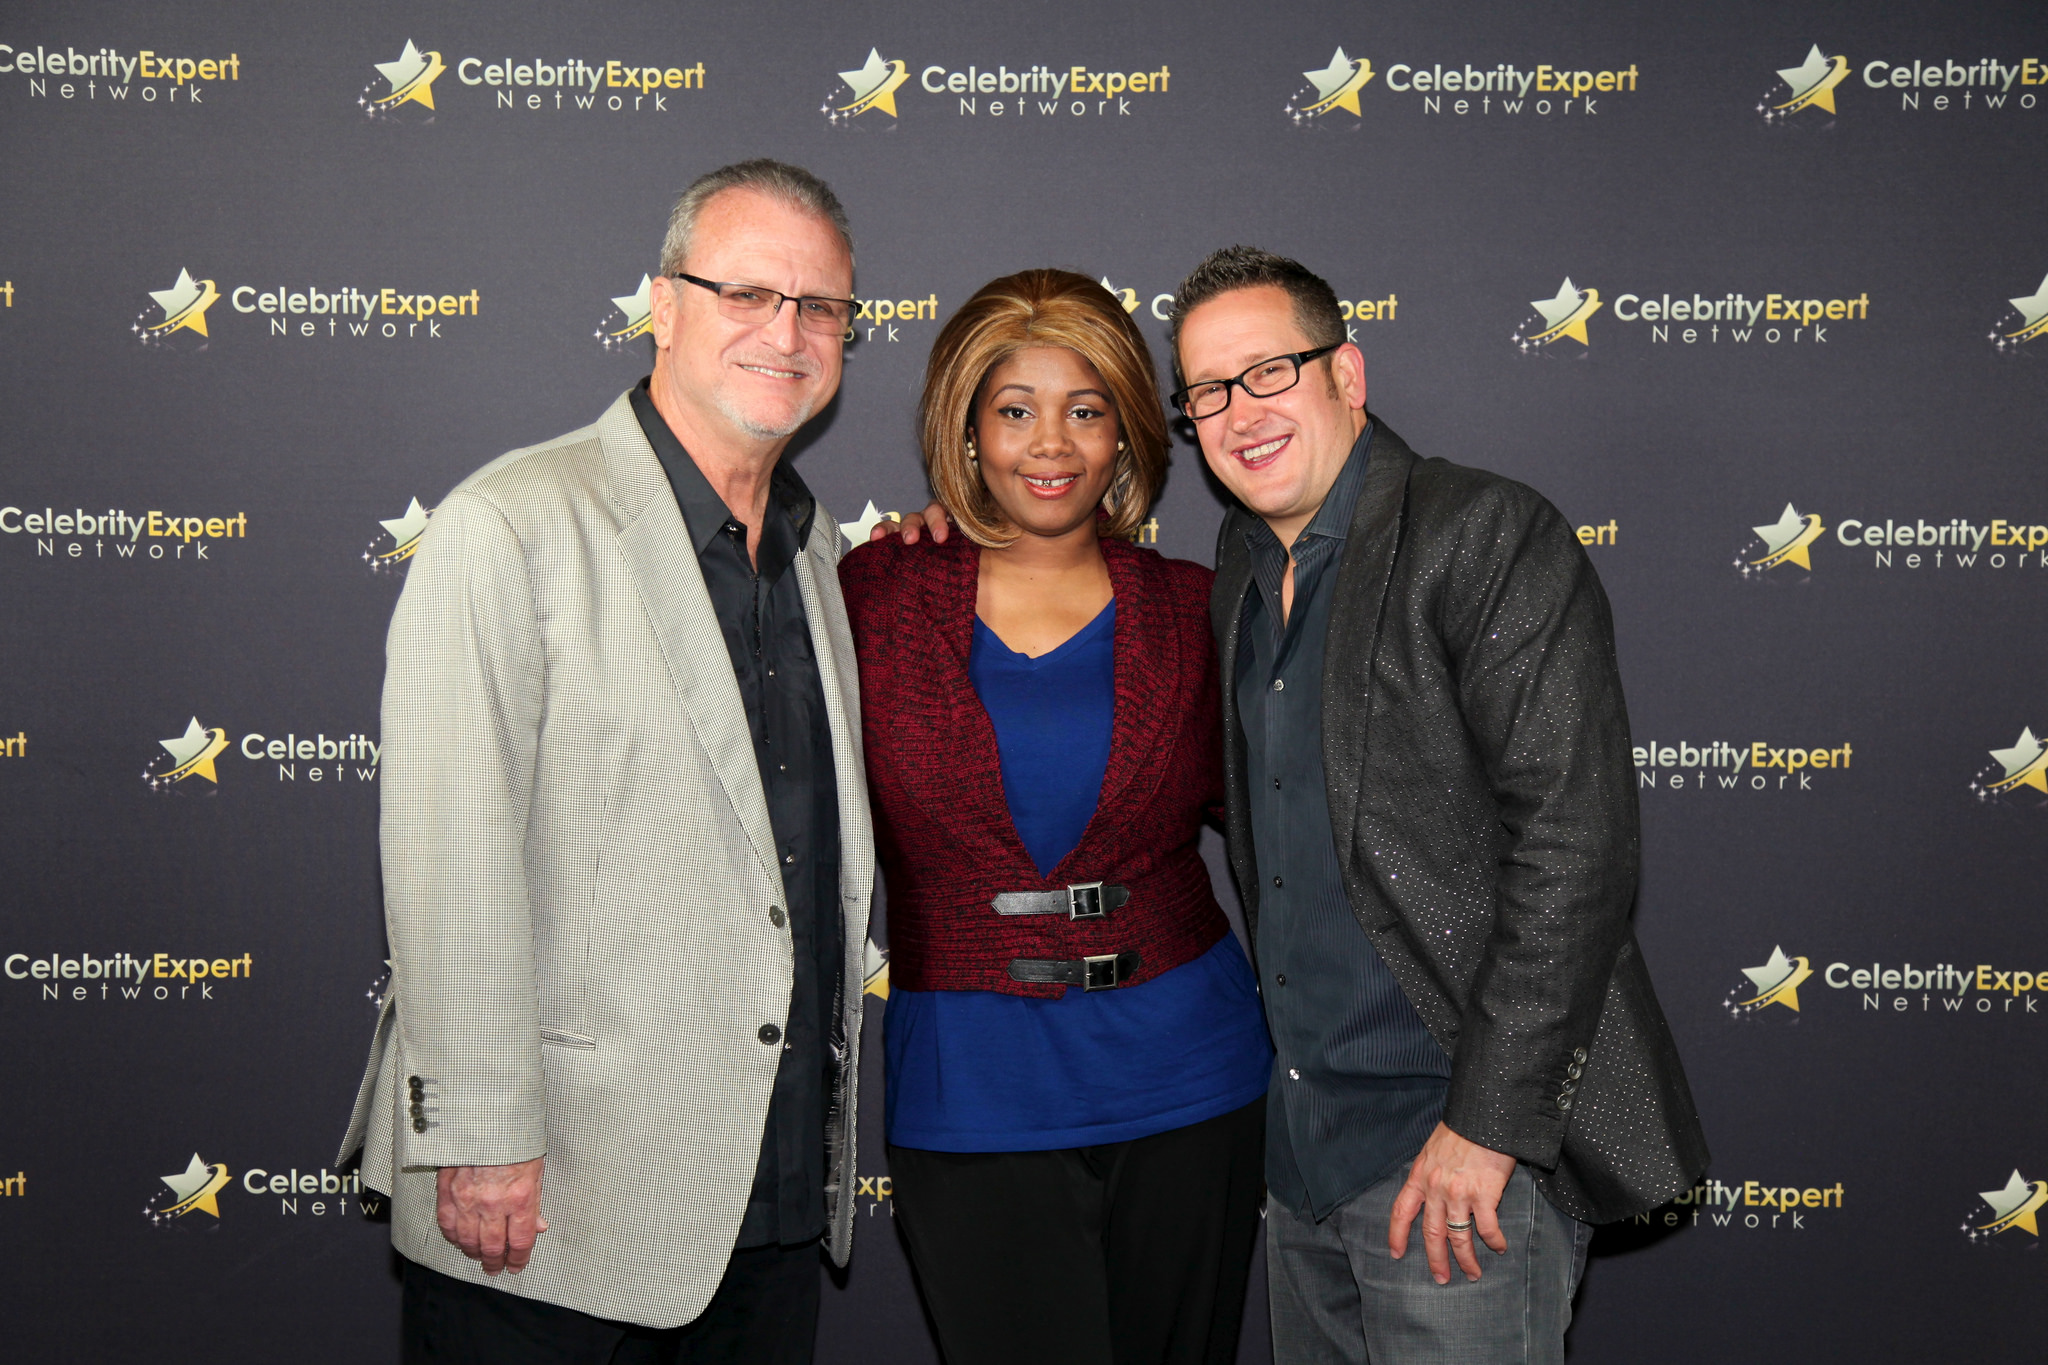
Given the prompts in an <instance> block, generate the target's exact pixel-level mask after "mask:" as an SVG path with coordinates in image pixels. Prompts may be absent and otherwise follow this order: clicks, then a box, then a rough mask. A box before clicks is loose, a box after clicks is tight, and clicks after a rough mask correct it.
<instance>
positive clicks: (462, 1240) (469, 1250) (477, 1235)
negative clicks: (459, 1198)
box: [455, 1209, 484, 1261]
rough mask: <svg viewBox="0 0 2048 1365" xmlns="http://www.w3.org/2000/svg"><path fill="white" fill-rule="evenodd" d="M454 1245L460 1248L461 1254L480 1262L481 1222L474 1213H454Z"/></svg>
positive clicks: (482, 1241) (470, 1211)
mask: <svg viewBox="0 0 2048 1365" xmlns="http://www.w3.org/2000/svg"><path fill="white" fill-rule="evenodd" d="M455 1245H457V1246H459V1247H461V1248H462V1254H463V1255H465V1256H467V1257H469V1259H470V1260H472V1261H477V1260H482V1259H483V1254H484V1234H483V1220H482V1219H480V1218H478V1217H477V1216H476V1214H475V1212H474V1211H472V1210H468V1209H457V1210H456V1212H455Z"/></svg>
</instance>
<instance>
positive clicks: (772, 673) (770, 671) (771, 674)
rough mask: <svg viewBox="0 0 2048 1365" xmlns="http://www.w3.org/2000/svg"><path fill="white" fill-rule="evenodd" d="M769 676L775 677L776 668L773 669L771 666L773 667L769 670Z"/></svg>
mask: <svg viewBox="0 0 2048 1365" xmlns="http://www.w3.org/2000/svg"><path fill="white" fill-rule="evenodd" d="M768 676H769V677H771V678H772V677H774V676H775V670H774V669H772V668H771V669H769V670H768Z"/></svg>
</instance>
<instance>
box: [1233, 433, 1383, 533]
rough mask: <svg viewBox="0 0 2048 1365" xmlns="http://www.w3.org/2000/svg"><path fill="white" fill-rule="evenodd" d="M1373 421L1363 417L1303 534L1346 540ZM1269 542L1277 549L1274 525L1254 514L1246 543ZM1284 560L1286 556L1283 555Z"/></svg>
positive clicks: (1356, 502)
mask: <svg viewBox="0 0 2048 1365" xmlns="http://www.w3.org/2000/svg"><path fill="white" fill-rule="evenodd" d="M1372 432H1373V421H1372V419H1371V418H1370V417H1368V418H1366V422H1365V429H1364V430H1363V431H1361V432H1359V433H1358V439H1357V440H1356V441H1354V442H1352V443H1351V453H1350V454H1349V455H1346V456H1345V457H1344V467H1343V468H1342V469H1340V470H1338V471H1337V481H1336V482H1335V483H1333V484H1331V485H1330V491H1329V494H1328V495H1327V496H1325V497H1324V498H1323V505H1322V506H1321V507H1318V508H1317V509H1316V514H1315V515H1314V516H1313V517H1311V518H1309V523H1308V525H1307V526H1304V527H1303V528H1302V530H1301V534H1302V535H1305V536H1322V537H1323V538H1324V539H1326V540H1347V539H1349V538H1350V534H1351V517H1352V514H1353V513H1355V512H1356V511H1357V510H1358V494H1359V491H1360V490H1361V489H1363V488H1364V487H1365V466H1366V461H1367V459H1368V451H1369V448H1370V447H1371V445H1372ZM1268 542H1270V543H1271V548H1272V549H1274V550H1279V549H1280V538H1279V537H1278V536H1276V535H1274V534H1273V528H1272V527H1270V526H1268V525H1266V523H1265V521H1264V520H1263V519H1262V518H1259V517H1257V516H1254V517H1252V518H1251V525H1250V526H1248V527H1246V528H1245V543H1246V544H1247V545H1250V546H1252V547H1253V548H1254V549H1257V548H1261V547H1264V546H1266V545H1267V543H1268ZM1282 557H1283V559H1284V558H1285V555H1284V553H1283V555H1282Z"/></svg>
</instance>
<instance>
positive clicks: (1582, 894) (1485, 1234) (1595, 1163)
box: [1173, 247, 1707, 1365]
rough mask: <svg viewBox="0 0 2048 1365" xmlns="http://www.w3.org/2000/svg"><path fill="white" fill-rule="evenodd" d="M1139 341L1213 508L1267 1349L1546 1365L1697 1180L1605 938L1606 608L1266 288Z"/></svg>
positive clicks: (1246, 288)
mask: <svg viewBox="0 0 2048 1365" xmlns="http://www.w3.org/2000/svg"><path fill="white" fill-rule="evenodd" d="M1173 338H1174V347H1175V358H1176V361H1177V363H1178V369H1179V373H1180V375H1181V377H1182V380H1183V383H1184V385H1185V387H1183V388H1181V389H1180V390H1178V391H1177V392H1176V393H1175V394H1174V399H1173V402H1174V405H1175V406H1176V407H1177V408H1178V409H1179V411H1180V413H1181V414H1182V415H1183V416H1184V417H1186V418H1188V419H1189V420H1190V421H1191V422H1192V423H1193V424H1194V427H1195V429H1196V431H1197V433H1198V434H1199V436H1200V440H1201V445H1202V453H1203V455H1204V457H1205V458H1206V459H1207V461H1208V464H1209V467H1210V468H1211V469H1212V470H1213V471H1214V472H1215V474H1216V476H1217V477H1218V478H1219V479H1220V480H1222V482H1223V484H1224V485H1225V486H1226V487H1227V488H1228V489H1229V490H1230V491H1231V493H1233V494H1234V495H1235V496H1236V498H1237V500H1238V502H1239V503H1240V504H1241V506H1239V507H1236V508H1233V509H1232V510H1231V511H1230V513H1229V514H1228V515H1227V516H1226V517H1225V520H1224V524H1223V529H1222V532H1221V535H1220V538H1219V541H1218V546H1217V578H1216V585H1215V595H1214V597H1213V599H1212V605H1211V614H1212V618H1213V624H1214V627H1215V631H1216V639H1217V645H1218V654H1219V657H1220V660H1221V664H1222V673H1223V678H1222V682H1223V702H1224V745H1225V755H1224V766H1225V778H1226V791H1227V799H1228V812H1229V818H1228V831H1227V832H1228V839H1229V846H1230V857H1231V863H1232V866H1233V869H1234V871H1235V872H1236V875H1237V881H1238V886H1239V888H1240V890H1241V891H1242V892H1243V895H1244V901H1245V914H1246V920H1247V927H1248V928H1249V930H1250V933H1251V936H1252V941H1253V948H1254V958H1255V964H1256V968H1257V971H1258V973H1259V978H1260V987H1261V990H1262V993H1263V995H1264V998H1265V1003H1266V1014H1267V1019H1268V1022H1269V1024H1270V1026H1271V1028H1272V1034H1273V1041H1274V1045H1275V1048H1276V1052H1277V1055H1276V1059H1275V1065H1274V1072H1273V1082H1272V1090H1271V1093H1270V1096H1269V1100H1268V1106H1267V1114H1268V1128H1267V1183H1268V1187H1269V1191H1270V1193H1269V1199H1268V1206H1267V1223H1266V1226H1267V1253H1268V1259H1267V1265H1268V1275H1269V1277H1270V1288H1271V1300H1272V1314H1273V1334H1274V1354H1275V1357H1276V1359H1277V1360H1278V1361H1280V1362H1282V1365H1287V1362H1292V1361H1306V1360H1315V1361H1325V1360H1329V1361H1347V1362H1349V1361H1357V1362H1364V1361H1367V1360H1370V1361H1372V1362H1373V1363H1374V1365H1385V1363H1386V1362H1395V1365H1400V1362H1406V1361H1409V1360H1423V1359H1427V1360H1444V1359H1461V1360H1472V1361H1486V1362H1490V1363H1492V1362H1503V1361H1517V1362H1522V1361H1527V1362H1539V1361H1540V1362H1556V1361H1561V1360H1562V1359H1563V1351H1564V1332H1565V1328H1566V1326H1567V1325H1568V1324H1569V1322H1570V1319H1571V1300H1572V1295H1573V1294H1574V1292H1575V1291H1576V1289H1577V1287H1578V1281H1579V1275H1580V1272H1581V1270H1582V1269H1583V1267H1584V1263H1585V1252H1586V1245H1587V1242H1588V1240H1589V1239H1590V1236H1591V1231H1592V1229H1591V1225H1592V1224H1594V1223H1600V1222H1608V1221H1613V1220H1617V1219H1621V1218H1625V1217H1628V1216H1630V1215H1633V1214H1636V1213H1639V1212H1642V1211H1644V1210H1646V1209H1650V1208H1654V1207H1655V1206H1657V1205H1658V1204H1660V1203H1662V1202H1664V1201H1665V1200H1668V1199H1670V1198H1671V1197H1673V1196H1674V1195H1676V1194H1678V1193H1679V1192H1681V1191H1682V1190H1684V1189H1686V1188H1687V1187H1689V1186H1690V1185H1691V1184H1692V1182H1693V1181H1694V1179H1695V1178H1696V1177H1697V1176H1698V1175H1699V1174H1700V1173H1701V1171H1702V1170H1704V1168H1705V1166H1706V1162H1707V1149H1706V1143H1705V1139H1704V1137H1703V1135H1702V1133H1701V1130H1700V1125H1699V1120H1698V1116H1697V1114H1696V1113H1695V1111H1694V1109H1693V1104H1692V1098H1691V1095H1690V1093H1689V1091H1688V1089H1687V1087H1686V1082H1685V1076H1684V1073H1683V1071H1682V1069H1681V1067H1680V1065H1679V1060H1678V1054H1677V1051H1676V1049H1675V1047H1674V1045H1673V1043H1672V1039H1671V1035H1670V1031H1669V1029H1668V1028H1667V1027H1666V1025H1665V1022H1664V1018H1663V1015H1662V1013H1661V1011H1660V1010H1659V1009H1658V1006H1657V1000H1656V995H1655V993H1654V991H1653V990H1652V988H1651V985H1650V979H1649V974H1648V972H1647V970H1646V969H1645V967H1644V965H1643V961H1642V957H1641V955H1640V952H1639V950H1638V948H1637V945H1636V941H1635V935H1634V933H1633V931H1632V929H1631V927H1630V923H1629V917H1630V911H1631V907H1632V904H1633V901H1634V898H1635V889H1636V869H1637V854H1638V837H1637V820H1636V803H1635V779H1634V773H1633V770H1632V765H1631V760H1630V753H1629V737H1628V716H1627V712H1626V710H1625V708H1624V705H1623V702H1622V695H1621V680H1620V676H1619V673H1618V670H1617V668H1616V664H1615V654H1614V632H1613V625H1612V622H1611V619H1610V616H1609V612H1608V607H1607V600H1606V596H1605V594H1604V593H1603V592H1602V591H1601V589H1600V584H1599V581H1598V579H1597V578H1596V577H1595V575H1594V572H1593V568H1592V566H1591V565H1590V564H1589V563H1588V562H1587V560H1586V556H1585V553H1584V551H1583V550H1582V549H1581V548H1580V545H1579V543H1578V540H1577V538H1576V536H1575V535H1574V534H1573V532H1572V530H1571V528H1570V527H1569V526H1568V525H1566V523H1565V521H1564V519H1563V518H1562V517H1561V516H1560V515H1559V514H1558V512H1557V511H1556V509H1554V508H1553V507H1551V505H1550V504H1549V503H1548V502H1546V501H1545V500H1544V499H1543V498H1542V497H1540V496H1539V495H1538V494H1536V493H1535V492H1533V491H1532V490H1530V489H1528V488H1526V487H1523V486H1522V485H1520V484H1517V483H1513V482H1511V481H1509V480H1507V479H1504V478H1501V477H1499V476H1497V475H1493V474H1488V473H1485V472H1483V471H1480V470H1475V469H1468V468H1464V467H1461V466H1458V465H1454V464H1450V463H1448V462H1446V461H1443V460H1436V459H1428V460H1425V459H1422V458H1420V457H1418V456H1417V455H1415V453H1414V452H1412V451H1411V450H1409V448H1408V447H1407V446H1406V445H1405V444H1404V443H1403V442H1402V441H1401V439H1400V438H1399V437H1398V436H1396V435H1395V434H1394V433H1393V432H1392V431H1390V430H1388V429H1387V428H1386V427H1385V426H1384V425H1383V424H1381V423H1379V422H1377V421H1376V420H1375V419H1374V418H1373V416H1372V415H1371V414H1370V413H1369V412H1368V411H1367V408H1366V385H1365V371H1364V361H1363V358H1362V357H1361V356H1360V354H1359V352H1358V349H1357V347H1355V346H1352V345H1349V344H1347V343H1346V342H1345V330H1344V324H1343V320H1342V318H1341V316H1340V314H1339V311H1338V306H1337V300H1336V297H1335V295H1334V294H1333V293H1332V292H1331V289H1330V287H1329V285H1328V284H1326V283H1324V281H1323V280H1322V279H1320V278H1318V277H1317V276H1315V275H1314V274H1312V273H1311V272H1309V271H1308V270H1306V269H1305V268H1303V267H1302V266H1301V265H1299V264H1297V263H1296V262H1293V261H1290V260H1286V259H1284V258H1281V257H1277V256H1273V255H1270V254H1269V253H1266V252H1262V251H1256V250H1252V249H1249V248H1243V247H1232V248H1229V249H1227V250H1224V251H1219V252H1216V253H1215V254H1214V255H1212V256H1210V257H1209V258H1208V259H1207V260H1206V261H1204V262H1203V263H1202V264H1201V265H1200V266H1198V267H1197V268H1196V269H1195V271H1194V273H1193V274H1191V275H1190V276H1189V277H1188V278H1187V280H1186V281H1185V282H1184V283H1183V284H1182V285H1181V288H1180V290H1179V292H1178V295H1177V297H1176V303H1175V309H1174V314H1173ZM1418 1214H1420V1215H1421V1218H1422V1240H1423V1248H1424V1252H1425V1255H1424V1257H1422V1258H1408V1257H1406V1255H1405V1253H1406V1252H1407V1250H1408V1242H1409V1234H1410V1230H1411V1227H1412V1225H1413V1223H1414V1220H1415V1218H1416V1216H1417V1215H1418ZM1481 1245H1484V1246H1485V1247H1486V1248H1488V1249H1489V1250H1488V1252H1487V1253H1486V1254H1485V1255H1484V1256H1483V1257H1482V1255H1481V1253H1480V1247H1481ZM1453 1260H1455V1262H1456V1264H1457V1267H1458V1268H1459V1270H1460V1271H1462V1275H1461V1277H1460V1279H1459V1282H1458V1283H1456V1284H1453V1283H1452V1278H1453V1277H1452V1262H1453ZM1418 1261H1426V1265H1425V1264H1418ZM1482 1266H1483V1271H1482Z"/></svg>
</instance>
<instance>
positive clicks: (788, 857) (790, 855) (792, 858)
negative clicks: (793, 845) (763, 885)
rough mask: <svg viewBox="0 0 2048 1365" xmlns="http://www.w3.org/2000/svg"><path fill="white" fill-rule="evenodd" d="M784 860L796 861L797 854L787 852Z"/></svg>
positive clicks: (787, 861)
mask: <svg viewBox="0 0 2048 1365" xmlns="http://www.w3.org/2000/svg"><path fill="white" fill-rule="evenodd" d="M782 861H783V862H784V863H793V862H795V861H796V855H795V854H794V853H785V854H783V855H782Z"/></svg>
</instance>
